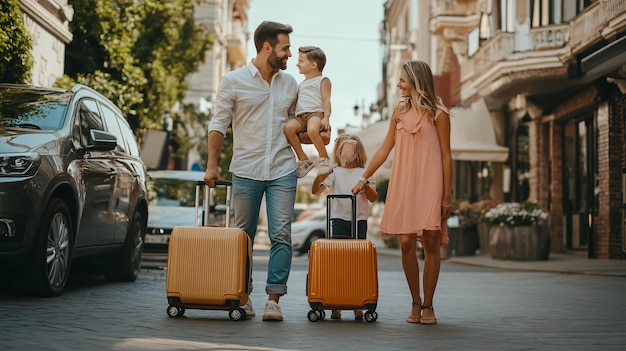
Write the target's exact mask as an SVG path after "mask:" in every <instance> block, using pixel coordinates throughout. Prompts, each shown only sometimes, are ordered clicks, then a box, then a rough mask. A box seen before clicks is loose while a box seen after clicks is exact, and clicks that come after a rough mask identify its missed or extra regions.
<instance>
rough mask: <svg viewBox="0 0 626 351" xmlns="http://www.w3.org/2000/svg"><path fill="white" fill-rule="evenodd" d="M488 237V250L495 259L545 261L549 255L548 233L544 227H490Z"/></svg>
mask: <svg viewBox="0 0 626 351" xmlns="http://www.w3.org/2000/svg"><path fill="white" fill-rule="evenodd" d="M489 236H490V245H489V250H490V253H491V257H492V258H495V259H500V260H517V261H532V260H547V259H548V256H549V255H550V233H549V231H548V227H547V226H545V225H529V226H517V227H507V226H504V225H492V226H491V228H490V230H489Z"/></svg>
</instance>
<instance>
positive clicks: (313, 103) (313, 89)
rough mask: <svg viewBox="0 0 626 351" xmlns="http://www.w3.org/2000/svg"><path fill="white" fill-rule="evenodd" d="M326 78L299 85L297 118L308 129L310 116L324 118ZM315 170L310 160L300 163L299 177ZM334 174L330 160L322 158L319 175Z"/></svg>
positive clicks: (311, 79) (309, 80)
mask: <svg viewBox="0 0 626 351" xmlns="http://www.w3.org/2000/svg"><path fill="white" fill-rule="evenodd" d="M324 78H326V77H324V76H317V77H313V78H310V79H305V80H303V81H302V82H301V83H300V84H299V85H298V101H297V102H296V118H299V119H300V121H301V123H302V124H303V125H304V127H305V128H306V126H307V121H308V118H309V116H310V115H318V114H319V117H320V119H322V118H324V102H323V101H322V91H321V85H322V80H324ZM312 168H313V163H312V162H311V161H309V160H302V161H298V169H297V172H298V177H299V178H302V177H304V176H305V175H306V174H307V173H308V172H309V171H310V170H311V169H312ZM330 172H332V168H331V165H330V160H329V159H328V158H327V157H320V160H319V174H327V173H330Z"/></svg>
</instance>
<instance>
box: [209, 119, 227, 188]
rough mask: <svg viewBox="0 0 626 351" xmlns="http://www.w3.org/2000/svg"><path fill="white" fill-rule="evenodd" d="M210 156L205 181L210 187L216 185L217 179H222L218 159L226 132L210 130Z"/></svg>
mask: <svg viewBox="0 0 626 351" xmlns="http://www.w3.org/2000/svg"><path fill="white" fill-rule="evenodd" d="M208 143H209V156H208V157H207V163H206V172H205V173H204V182H205V183H207V184H208V185H209V187H211V188H214V187H215V181H216V180H220V170H219V168H218V167H217V160H218V158H219V156H220V153H221V152H222V145H223V144H224V134H222V133H221V132H218V131H217V130H212V131H210V132H209V142H208Z"/></svg>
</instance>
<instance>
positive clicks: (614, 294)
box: [0, 248, 626, 351]
mask: <svg viewBox="0 0 626 351" xmlns="http://www.w3.org/2000/svg"><path fill="white" fill-rule="evenodd" d="M394 255H395V253H394V252H393V251H391V252H387V251H385V250H384V249H382V248H381V249H380V256H379V259H380V261H381V262H380V264H379V267H384V268H383V269H379V280H380V298H379V305H378V309H377V311H378V313H379V319H378V321H377V322H375V323H365V322H355V321H353V320H350V319H348V318H346V319H344V320H341V321H333V320H329V319H328V317H327V320H325V321H320V322H316V323H311V322H309V321H308V320H307V318H306V313H307V312H308V310H309V307H308V303H307V301H306V296H305V294H304V291H305V281H306V270H305V269H304V268H303V267H306V257H304V256H301V257H296V258H294V267H295V269H294V270H293V271H292V274H291V277H290V280H289V293H288V294H287V295H285V296H284V297H283V299H282V300H281V307H282V308H283V313H284V315H285V321H284V322H278V323H277V322H274V323H270V322H263V321H262V320H261V315H262V309H263V305H264V301H265V299H266V295H265V294H264V291H263V290H264V289H263V283H262V282H263V281H264V279H265V272H264V269H263V268H259V267H262V265H263V263H264V262H266V260H267V252H264V251H263V250H257V251H256V253H255V263H256V266H255V267H256V268H258V269H255V271H254V279H255V291H254V292H253V293H252V299H253V301H254V306H255V308H256V310H257V317H256V318H253V319H251V320H247V321H240V322H232V321H230V320H229V319H228V313H227V312H225V311H201V310H188V311H187V312H186V313H185V318H182V319H175V318H169V317H167V315H166V313H165V309H166V307H167V301H166V298H165V270H162V269H144V270H142V274H141V276H140V279H139V280H138V281H137V282H135V283H130V284H122V283H109V282H106V281H104V280H102V279H101V278H98V277H83V278H82V279H80V278H81V277H79V278H75V279H74V280H73V281H72V284H71V285H70V286H69V288H68V291H66V292H65V293H64V294H63V295H62V296H61V297H59V298H53V299H32V298H25V297H20V296H14V295H11V294H10V293H0V301H1V303H0V314H1V315H2V318H0V330H2V333H0V349H1V350H129V351H132V350H337V349H346V350H357V349H358V350H415V349H423V350H590V349H593V350H622V349H623V347H624V346H623V345H624V344H626V334H624V332H623V331H624V330H626V320H625V319H624V318H623V316H624V312H625V311H626V300H625V299H624V298H623V296H624V291H626V279H623V278H622V277H616V276H605V275H587V274H555V273H552V272H539V271H524V270H509V269H500V268H498V269H494V268H484V267H475V266H474V267H473V266H467V265H465V264H464V265H460V264H453V260H454V259H450V260H446V261H444V263H443V267H442V274H441V276H440V279H439V285H438V288H437V289H438V290H437V295H436V300H435V309H436V313H437V317H438V318H439V324H438V325H437V326H424V325H414V324H408V323H406V322H404V319H405V318H406V315H407V313H408V308H409V304H410V301H409V298H408V291H407V287H406V282H405V279H404V275H403V273H402V271H401V268H400V266H399V261H397V259H398V258H397V257H394ZM471 259H474V260H479V259H481V258H480V257H473V258H471ZM346 315H349V314H346Z"/></svg>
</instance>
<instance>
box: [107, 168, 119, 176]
mask: <svg viewBox="0 0 626 351" xmlns="http://www.w3.org/2000/svg"><path fill="white" fill-rule="evenodd" d="M108 174H109V175H110V176H114V175H117V171H116V170H114V169H112V170H110V171H109V173H108Z"/></svg>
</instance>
